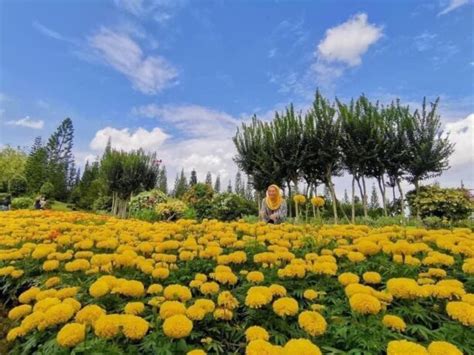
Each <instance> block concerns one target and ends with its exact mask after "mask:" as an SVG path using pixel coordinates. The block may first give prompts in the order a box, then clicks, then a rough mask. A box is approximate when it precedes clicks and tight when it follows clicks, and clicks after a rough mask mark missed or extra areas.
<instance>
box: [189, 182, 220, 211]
mask: <svg viewBox="0 0 474 355" xmlns="http://www.w3.org/2000/svg"><path fill="white" fill-rule="evenodd" d="M213 196H214V190H212V187H211V186H209V185H208V184H205V183H201V182H198V183H197V184H195V185H193V186H191V187H190V188H189V190H188V191H187V192H186V193H185V194H184V196H183V200H184V201H185V202H186V203H187V204H188V205H189V206H190V207H192V208H193V209H194V210H195V211H196V217H197V218H198V219H203V218H209V216H211V210H212V198H213Z"/></svg>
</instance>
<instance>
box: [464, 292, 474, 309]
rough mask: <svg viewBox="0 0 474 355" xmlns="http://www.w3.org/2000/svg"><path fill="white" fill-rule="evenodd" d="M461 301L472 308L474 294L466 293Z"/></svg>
mask: <svg viewBox="0 0 474 355" xmlns="http://www.w3.org/2000/svg"><path fill="white" fill-rule="evenodd" d="M461 301H463V302H466V303H469V304H470V305H471V306H474V293H466V294H465V295H463V296H462V297H461Z"/></svg>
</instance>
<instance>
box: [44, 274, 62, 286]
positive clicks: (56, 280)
mask: <svg viewBox="0 0 474 355" xmlns="http://www.w3.org/2000/svg"><path fill="white" fill-rule="evenodd" d="M60 282H61V279H60V278H59V277H57V276H53V277H50V278H49V279H47V280H46V282H45V283H44V287H46V288H51V287H54V286H56V285H58V284H59V283H60Z"/></svg>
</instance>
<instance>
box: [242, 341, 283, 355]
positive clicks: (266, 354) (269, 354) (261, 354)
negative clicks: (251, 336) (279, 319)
mask: <svg viewBox="0 0 474 355" xmlns="http://www.w3.org/2000/svg"><path fill="white" fill-rule="evenodd" d="M245 354H246V355H277V354H279V351H278V350H277V347H276V346H274V345H272V344H270V343H269V342H268V341H266V340H263V339H257V340H252V341H251V342H249V343H248V345H247V347H246V348H245Z"/></svg>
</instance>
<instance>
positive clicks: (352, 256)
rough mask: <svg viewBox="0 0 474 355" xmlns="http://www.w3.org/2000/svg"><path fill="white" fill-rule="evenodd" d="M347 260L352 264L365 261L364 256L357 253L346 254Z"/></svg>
mask: <svg viewBox="0 0 474 355" xmlns="http://www.w3.org/2000/svg"><path fill="white" fill-rule="evenodd" d="M368 255H371V254H368ZM347 258H348V259H349V260H350V261H352V262H353V263H358V262H360V261H364V260H365V259H366V258H365V255H364V254H363V253H361V252H358V251H350V252H349V253H347Z"/></svg>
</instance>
